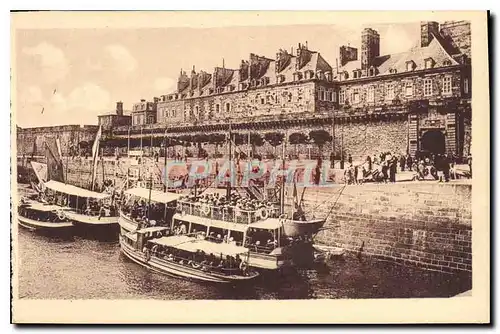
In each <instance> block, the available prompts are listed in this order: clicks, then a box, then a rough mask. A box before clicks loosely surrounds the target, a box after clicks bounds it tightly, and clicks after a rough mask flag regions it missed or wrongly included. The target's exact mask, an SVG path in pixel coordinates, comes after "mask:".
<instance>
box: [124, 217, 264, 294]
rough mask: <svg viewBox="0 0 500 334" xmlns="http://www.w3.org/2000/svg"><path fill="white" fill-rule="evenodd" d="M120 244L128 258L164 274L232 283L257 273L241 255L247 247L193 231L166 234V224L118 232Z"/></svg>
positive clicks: (254, 275) (243, 255)
mask: <svg viewBox="0 0 500 334" xmlns="http://www.w3.org/2000/svg"><path fill="white" fill-rule="evenodd" d="M120 248H121V251H122V253H123V254H124V255H125V256H126V257H128V258H129V259H131V260H132V261H134V262H136V263H138V264H140V265H141V266H143V267H145V268H147V269H150V270H152V271H155V272H158V273H160V274H164V275H168V276H174V277H181V278H185V279H191V280H196V281H202V282H211V283H226V284H227V283H233V284H234V283H238V282H245V281H250V280H252V279H255V278H256V277H258V275H259V274H258V272H255V271H253V270H251V269H250V268H249V267H248V265H247V264H246V262H245V261H244V260H243V259H242V258H244V257H245V254H248V249H246V248H244V247H238V246H236V245H228V244H225V245H222V244H220V245H218V244H214V243H211V242H208V241H206V240H203V239H200V238H197V236H196V235H170V230H169V228H168V227H163V226H157V227H145V228H141V229H138V230H135V231H132V232H128V233H125V234H121V235H120ZM232 260H233V261H232Z"/></svg>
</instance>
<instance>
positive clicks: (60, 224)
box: [18, 215, 73, 231]
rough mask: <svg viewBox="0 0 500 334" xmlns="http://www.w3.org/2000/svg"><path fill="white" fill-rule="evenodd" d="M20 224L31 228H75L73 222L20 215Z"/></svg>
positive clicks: (58, 229)
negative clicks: (49, 220)
mask: <svg viewBox="0 0 500 334" xmlns="http://www.w3.org/2000/svg"><path fill="white" fill-rule="evenodd" d="M18 222H19V225H20V226H22V227H25V228H27V229H30V230H54V231H56V230H57V231H60V230H68V229H71V228H73V224H72V223H71V222H66V221H57V222H44V221H39V220H34V219H30V218H26V217H22V216H19V215H18Z"/></svg>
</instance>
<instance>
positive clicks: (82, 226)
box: [64, 211, 120, 241]
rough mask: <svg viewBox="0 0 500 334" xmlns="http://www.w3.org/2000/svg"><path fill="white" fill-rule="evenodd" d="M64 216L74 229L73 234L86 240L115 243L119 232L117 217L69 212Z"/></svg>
mask: <svg viewBox="0 0 500 334" xmlns="http://www.w3.org/2000/svg"><path fill="white" fill-rule="evenodd" d="M64 214H65V215H66V217H67V218H68V219H69V220H70V221H71V222H72V224H73V225H74V227H75V234H76V235H79V236H81V237H84V238H87V239H98V240H106V241H111V240H112V241H117V239H118V233H119V231H120V228H119V225H118V217H102V218H101V219H98V217H96V216H87V215H82V214H78V213H75V212H71V211H65V212H64Z"/></svg>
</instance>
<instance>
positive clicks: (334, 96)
mask: <svg viewBox="0 0 500 334" xmlns="http://www.w3.org/2000/svg"><path fill="white" fill-rule="evenodd" d="M332 102H337V92H336V91H334V90H332Z"/></svg>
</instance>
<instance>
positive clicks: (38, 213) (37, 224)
mask: <svg viewBox="0 0 500 334" xmlns="http://www.w3.org/2000/svg"><path fill="white" fill-rule="evenodd" d="M17 213H18V214H17V219H18V222H19V225H20V226H22V227H24V228H27V229H29V230H35V231H40V232H56V233H60V232H64V233H66V232H70V231H72V229H73V224H72V223H71V221H69V220H68V219H67V218H66V217H64V216H62V215H61V213H60V207H59V206H57V205H51V204H46V203H42V202H39V201H36V200H32V199H24V198H23V199H21V203H20V204H19V205H18V210H17Z"/></svg>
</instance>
